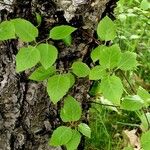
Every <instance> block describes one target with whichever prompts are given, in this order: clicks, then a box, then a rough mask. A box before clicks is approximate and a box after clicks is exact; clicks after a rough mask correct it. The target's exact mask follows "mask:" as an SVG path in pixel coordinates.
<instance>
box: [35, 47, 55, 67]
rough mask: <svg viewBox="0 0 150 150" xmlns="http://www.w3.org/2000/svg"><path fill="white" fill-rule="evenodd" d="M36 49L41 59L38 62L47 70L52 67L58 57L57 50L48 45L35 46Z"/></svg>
mask: <svg viewBox="0 0 150 150" xmlns="http://www.w3.org/2000/svg"><path fill="white" fill-rule="evenodd" d="M37 49H38V50H39V51H40V55H41V59H40V62H41V64H42V66H43V67H44V68H45V69H48V68H49V67H50V66H52V65H53V64H54V63H55V61H56V59H57V55H58V51H57V48H56V47H55V46H53V45H50V44H40V45H38V46H37Z"/></svg>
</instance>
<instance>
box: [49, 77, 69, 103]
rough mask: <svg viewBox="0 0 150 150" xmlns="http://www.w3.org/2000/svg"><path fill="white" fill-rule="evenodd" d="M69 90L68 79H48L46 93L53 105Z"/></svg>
mask: <svg viewBox="0 0 150 150" xmlns="http://www.w3.org/2000/svg"><path fill="white" fill-rule="evenodd" d="M69 88H70V78H69V77H68V76H66V75H54V76H52V77H50V78H49V79H48V85H47V92H48V94H49V96H50V99H51V101H52V102H53V103H54V104H56V103H57V102H58V101H59V100H60V99H61V98H63V96H65V95H66V93H67V92H68V90H69Z"/></svg>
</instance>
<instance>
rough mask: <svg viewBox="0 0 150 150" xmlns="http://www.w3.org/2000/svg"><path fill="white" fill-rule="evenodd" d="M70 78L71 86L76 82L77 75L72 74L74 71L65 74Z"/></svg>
mask: <svg viewBox="0 0 150 150" xmlns="http://www.w3.org/2000/svg"><path fill="white" fill-rule="evenodd" d="M65 75H66V76H68V78H69V79H70V88H71V87H72V86H73V85H74V84H75V77H74V75H72V73H67V74H65Z"/></svg>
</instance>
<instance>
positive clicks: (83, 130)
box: [78, 123, 91, 138]
mask: <svg viewBox="0 0 150 150" xmlns="http://www.w3.org/2000/svg"><path fill="white" fill-rule="evenodd" d="M78 130H79V131H80V132H81V133H82V134H83V135H85V136H86V137H88V138H90V137H91V129H90V127H89V126H88V125H87V124H85V123H80V124H79V125H78Z"/></svg>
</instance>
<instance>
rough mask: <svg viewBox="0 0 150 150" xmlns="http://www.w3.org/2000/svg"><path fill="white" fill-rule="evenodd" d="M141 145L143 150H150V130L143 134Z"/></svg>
mask: <svg viewBox="0 0 150 150" xmlns="http://www.w3.org/2000/svg"><path fill="white" fill-rule="evenodd" d="M141 145H142V148H143V150H149V148H150V130H149V131H147V132H145V133H143V134H142V136H141Z"/></svg>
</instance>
